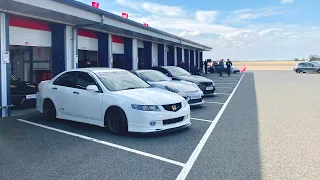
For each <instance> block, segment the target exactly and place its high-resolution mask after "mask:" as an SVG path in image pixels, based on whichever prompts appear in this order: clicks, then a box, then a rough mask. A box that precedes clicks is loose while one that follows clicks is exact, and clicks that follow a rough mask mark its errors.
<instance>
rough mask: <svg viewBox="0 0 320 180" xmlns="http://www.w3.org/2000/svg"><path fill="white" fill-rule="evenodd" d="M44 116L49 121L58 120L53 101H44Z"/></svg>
mask: <svg viewBox="0 0 320 180" xmlns="http://www.w3.org/2000/svg"><path fill="white" fill-rule="evenodd" d="M43 115H44V116H45V117H46V118H47V119H49V120H54V119H56V116H57V112H56V108H55V106H54V104H53V102H52V101H51V100H48V99H46V100H45V101H44V103H43Z"/></svg>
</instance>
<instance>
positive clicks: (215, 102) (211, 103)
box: [205, 101, 224, 105]
mask: <svg viewBox="0 0 320 180" xmlns="http://www.w3.org/2000/svg"><path fill="white" fill-rule="evenodd" d="M205 102H206V103H209V104H222V105H223V104H224V103H221V102H210V101H205Z"/></svg>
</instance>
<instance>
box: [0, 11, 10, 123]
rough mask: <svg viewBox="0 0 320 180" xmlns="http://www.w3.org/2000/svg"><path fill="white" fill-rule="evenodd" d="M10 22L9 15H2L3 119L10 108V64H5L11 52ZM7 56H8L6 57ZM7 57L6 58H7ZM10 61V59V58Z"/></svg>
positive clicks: (0, 30) (0, 29) (0, 34)
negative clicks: (8, 69)
mask: <svg viewBox="0 0 320 180" xmlns="http://www.w3.org/2000/svg"><path fill="white" fill-rule="evenodd" d="M8 31H9V22H8V18H7V14H5V13H0V38H1V42H0V46H1V55H0V56H1V83H0V84H1V106H2V107H5V108H2V109H1V115H2V117H6V116H8V108H6V107H7V106H8V105H9V104H8V91H7V90H8V77H7V75H8V73H7V66H9V65H8V63H10V62H5V60H8V59H5V58H7V57H8V56H10V54H7V53H8V52H9V39H8V38H9V32H8ZM5 54H6V55H5ZM5 56H6V57H5ZM9 59H10V57H9Z"/></svg>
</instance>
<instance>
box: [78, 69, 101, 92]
mask: <svg viewBox="0 0 320 180" xmlns="http://www.w3.org/2000/svg"><path fill="white" fill-rule="evenodd" d="M89 85H97V84H96V82H95V81H94V79H93V78H92V77H91V76H90V75H89V74H88V73H86V72H78V80H77V88H79V89H86V88H87V86H89Z"/></svg>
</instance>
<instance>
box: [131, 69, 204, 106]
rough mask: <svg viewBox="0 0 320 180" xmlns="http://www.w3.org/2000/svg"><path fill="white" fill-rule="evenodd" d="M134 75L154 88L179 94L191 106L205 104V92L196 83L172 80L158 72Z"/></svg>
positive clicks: (143, 71)
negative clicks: (203, 98)
mask: <svg viewBox="0 0 320 180" xmlns="http://www.w3.org/2000/svg"><path fill="white" fill-rule="evenodd" d="M133 73H134V74H135V75H137V76H138V77H140V78H141V79H143V80H144V81H146V82H148V83H149V84H151V85H152V86H154V87H157V88H161V89H166V90H168V91H171V92H174V93H177V94H179V95H180V96H182V97H184V98H185V99H186V100H187V101H188V103H189V105H190V106H198V105H202V104H204V101H203V100H202V97H203V92H202V90H201V89H200V88H199V87H198V86H197V85H196V84H195V83H192V82H188V81H183V80H172V78H170V77H168V76H166V75H165V74H163V73H161V72H159V71H156V70H137V71H133Z"/></svg>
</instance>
